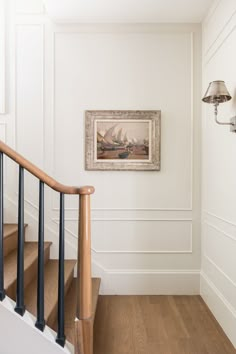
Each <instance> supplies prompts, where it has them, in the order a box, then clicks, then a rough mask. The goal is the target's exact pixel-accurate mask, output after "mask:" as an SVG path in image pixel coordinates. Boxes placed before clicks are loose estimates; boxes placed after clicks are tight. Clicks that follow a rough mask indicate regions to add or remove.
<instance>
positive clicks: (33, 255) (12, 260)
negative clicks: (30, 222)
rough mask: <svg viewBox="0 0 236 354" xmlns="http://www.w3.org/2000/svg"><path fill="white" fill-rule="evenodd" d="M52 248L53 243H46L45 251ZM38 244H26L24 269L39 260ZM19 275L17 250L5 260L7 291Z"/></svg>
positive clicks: (5, 284) (5, 285)
mask: <svg viewBox="0 0 236 354" xmlns="http://www.w3.org/2000/svg"><path fill="white" fill-rule="evenodd" d="M50 246H51V242H45V243H44V250H46V249H47V248H49V247H50ZM37 257H38V242H25V244H24V269H25V271H26V270H27V269H28V268H29V267H30V265H31V264H32V263H33V262H35V260H37ZM16 275H17V250H14V251H12V252H11V253H10V254H9V255H8V256H6V257H5V260H4V287H5V289H6V290H7V289H8V288H9V287H10V286H11V285H12V284H13V283H14V282H15V281H16Z"/></svg>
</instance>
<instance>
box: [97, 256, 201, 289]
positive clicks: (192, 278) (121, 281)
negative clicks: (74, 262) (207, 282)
mask: <svg viewBox="0 0 236 354" xmlns="http://www.w3.org/2000/svg"><path fill="white" fill-rule="evenodd" d="M93 275H94V276H98V277H101V278H102V282H101V292H100V293H101V294H102V295H199V293H200V271H199V270H193V271H191V270H189V271H188V270H149V269H147V270H132V269H127V270H106V269H103V268H101V267H100V265H98V264H97V263H96V262H93Z"/></svg>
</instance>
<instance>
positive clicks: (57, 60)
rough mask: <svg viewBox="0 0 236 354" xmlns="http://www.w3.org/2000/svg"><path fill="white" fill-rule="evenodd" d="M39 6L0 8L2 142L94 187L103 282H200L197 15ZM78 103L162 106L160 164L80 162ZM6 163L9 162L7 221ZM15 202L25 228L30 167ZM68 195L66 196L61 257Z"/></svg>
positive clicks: (179, 286) (50, 230)
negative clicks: (124, 18) (113, 168)
mask: <svg viewBox="0 0 236 354" xmlns="http://www.w3.org/2000/svg"><path fill="white" fill-rule="evenodd" d="M9 3H10V2H9ZM27 3H28V4H27ZM26 4H27V5H26ZM41 5H42V4H41V2H40V1H29V2H27V1H17V6H16V8H14V7H13V5H12V9H11V11H10V10H9V11H10V12H11V14H14V13H15V19H14V15H12V16H10V18H9V21H8V23H9V28H8V29H9V33H10V38H9V43H10V45H9V48H8V52H7V55H8V58H9V61H8V71H7V75H8V94H9V95H8V96H9V105H8V115H5V116H0V119H1V123H3V124H5V125H4V128H6V141H7V143H9V144H10V145H12V146H13V147H15V148H16V149H17V150H18V151H19V152H21V153H22V154H23V155H25V156H26V157H27V158H29V159H30V160H32V161H33V162H34V163H36V164H37V165H39V166H40V167H42V168H44V169H45V170H46V171H47V172H48V173H49V174H52V175H53V176H54V177H55V178H58V179H59V180H60V181H61V182H63V183H67V184H73V185H74V184H78V185H83V184H92V185H94V186H95V188H96V193H95V195H94V196H93V197H92V234H93V240H92V241H93V252H92V253H93V266H94V274H96V275H100V276H102V290H103V292H104V293H148V294H152V293H154V294H155V293H186V294H190V293H199V279H200V277H199V274H200V129H199V125H200V124H199V122H200V120H199V116H200V87H201V62H200V58H201V30H200V26H199V25H85V24H84V25H55V24H53V23H52V22H51V21H50V19H48V17H47V16H46V15H45V14H44V13H43V7H42V6H41ZM86 109H135V110H137V109H138V110H139V109H140V110H141V109H161V111H162V147H161V148H162V156H161V159H162V161H161V171H160V172H88V171H85V170H84V111H85V110H86ZM0 127H1V126H0ZM4 128H3V129H4ZM16 172H17V171H16V169H15V167H13V166H12V165H8V166H7V174H8V183H7V186H6V188H7V200H6V203H7V206H8V211H7V217H8V219H11V220H12V218H14V217H15V215H16V209H15V207H14V206H15V204H16V197H17V196H16V186H17V180H16V178H17V173H16ZM46 201H47V203H46V215H47V216H46V227H47V234H46V236H47V238H50V239H52V240H53V241H55V242H54V245H55V244H56V243H57V240H58V237H57V229H58V225H57V224H58V198H57V196H56V194H55V193H51V192H50V191H47V197H46ZM25 202H26V203H25V205H26V218H27V221H28V222H29V225H30V226H29V233H28V237H29V238H33V237H36V230H37V204H38V191H37V181H35V180H33V179H32V178H29V177H28V176H26V200H25ZM77 205H78V201H77V199H76V198H75V197H73V198H71V197H68V198H67V199H66V229H67V235H66V238H67V256H68V257H75V256H76V252H75V249H76V243H77ZM52 255H53V256H54V257H56V256H57V253H56V246H55V247H54V249H53V253H52Z"/></svg>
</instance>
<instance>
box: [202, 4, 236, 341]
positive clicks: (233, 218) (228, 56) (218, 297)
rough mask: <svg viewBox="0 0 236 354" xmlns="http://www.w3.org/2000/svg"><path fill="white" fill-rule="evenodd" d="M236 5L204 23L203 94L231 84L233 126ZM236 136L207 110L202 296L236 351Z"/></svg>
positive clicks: (218, 7) (221, 7) (223, 109)
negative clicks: (215, 83) (215, 84)
mask: <svg viewBox="0 0 236 354" xmlns="http://www.w3.org/2000/svg"><path fill="white" fill-rule="evenodd" d="M235 29H236V2H235V1H234V0H224V1H223V0H221V1H217V2H215V4H214V6H213V7H212V9H211V11H210V12H209V14H208V16H207V17H206V19H205V22H204V24H203V92H204V91H205V90H206V88H207V86H208V83H209V82H210V81H212V80H220V79H221V80H225V82H226V84H227V87H228V89H229V91H230V93H231V95H232V96H233V99H232V100H231V101H230V102H228V103H225V104H222V105H220V108H219V117H220V119H222V120H225V121H227V120H228V118H230V117H231V116H234V115H235V113H236V95H235V93H236V66H235V62H236V50H235V43H236V30H235ZM235 151H236V135H235V134H233V133H230V132H229V127H222V126H218V125H217V124H215V122H214V116H213V107H212V106H211V105H205V104H204V105H203V121H202V180H203V190H202V235H203V246H202V273H201V294H202V296H203V298H204V300H205V301H206V302H207V304H208V306H209V307H210V309H211V310H212V311H213V313H214V315H215V317H216V319H217V320H218V321H219V323H220V324H221V326H222V327H223V329H224V330H225V332H226V333H227V335H228V336H229V338H230V339H231V341H232V342H233V344H234V345H235V346H236V333H235V328H236V257H235V254H236V188H235V176H236V164H235Z"/></svg>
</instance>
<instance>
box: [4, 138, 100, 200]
mask: <svg viewBox="0 0 236 354" xmlns="http://www.w3.org/2000/svg"><path fill="white" fill-rule="evenodd" d="M0 151H1V152H3V153H4V154H5V155H7V156H8V157H9V158H10V159H12V160H14V161H15V162H16V163H18V164H19V165H20V166H21V167H23V168H25V169H26V170H27V171H28V172H30V173H31V174H32V175H34V176H35V177H37V178H38V179H39V180H40V181H42V182H44V183H45V184H47V185H48V186H49V187H51V188H52V189H54V190H55V191H57V192H60V193H65V194H80V195H89V194H93V193H94V187H92V186H83V187H73V186H66V185H64V184H61V183H59V182H57V181H56V180H55V179H54V178H52V177H50V176H49V175H47V174H46V173H45V172H44V171H42V170H41V169H40V168H38V167H37V166H35V165H34V164H32V163H31V162H30V161H28V160H26V159H25V158H24V157H23V156H21V155H20V154H18V152H16V151H15V150H13V149H12V148H10V147H9V146H8V145H6V144H5V143H3V142H2V141H1V140H0Z"/></svg>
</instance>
